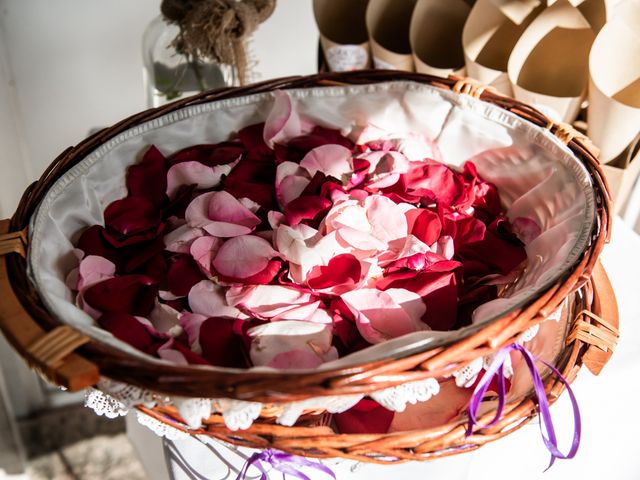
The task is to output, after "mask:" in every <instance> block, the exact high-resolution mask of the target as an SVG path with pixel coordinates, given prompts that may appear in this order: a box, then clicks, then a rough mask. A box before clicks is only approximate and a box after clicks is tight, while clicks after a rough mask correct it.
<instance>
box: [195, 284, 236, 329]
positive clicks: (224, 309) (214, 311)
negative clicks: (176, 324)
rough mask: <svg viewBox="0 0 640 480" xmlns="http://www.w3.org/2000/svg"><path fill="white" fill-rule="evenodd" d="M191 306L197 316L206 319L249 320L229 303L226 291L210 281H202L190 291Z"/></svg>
mask: <svg viewBox="0 0 640 480" xmlns="http://www.w3.org/2000/svg"><path fill="white" fill-rule="evenodd" d="M188 298H189V306H190V307H191V310H192V311H193V313H195V314H200V315H204V316H206V317H229V318H241V319H244V318H248V317H247V315H246V314H244V313H242V312H241V311H240V310H238V309H237V308H235V306H234V305H230V304H228V303H227V300H226V299H225V291H224V289H223V287H221V286H220V285H216V284H215V283H213V282H212V281H210V280H202V281H201V282H199V283H197V284H195V285H194V286H193V287H192V288H191V290H190V291H189V297H188Z"/></svg>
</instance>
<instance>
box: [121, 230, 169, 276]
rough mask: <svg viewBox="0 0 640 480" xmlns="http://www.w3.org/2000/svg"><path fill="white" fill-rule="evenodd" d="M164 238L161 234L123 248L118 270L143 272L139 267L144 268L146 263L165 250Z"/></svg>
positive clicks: (122, 271)
mask: <svg viewBox="0 0 640 480" xmlns="http://www.w3.org/2000/svg"><path fill="white" fill-rule="evenodd" d="M164 247H165V245H164V240H163V239H162V237H161V236H156V237H155V238H152V239H151V240H148V241H146V242H140V243H136V244H135V245H130V246H128V247H125V248H121V249H120V250H119V252H120V253H121V258H122V260H121V262H120V263H119V264H117V266H118V272H121V273H134V272H136V273H142V272H137V270H138V269H143V270H144V265H145V264H146V263H147V262H149V261H150V260H151V259H152V258H153V257H155V256H156V255H158V254H160V253H161V252H162V251H163V250H164Z"/></svg>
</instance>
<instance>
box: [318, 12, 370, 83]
mask: <svg viewBox="0 0 640 480" xmlns="http://www.w3.org/2000/svg"><path fill="white" fill-rule="evenodd" d="M368 3H369V0H349V1H348V2H345V1H344V0H313V12H314V15H315V17H316V23H317V25H318V30H319V31H320V45H321V46H322V51H323V53H324V58H325V59H326V61H327V65H328V67H329V70H331V71H332V72H345V71H351V70H362V69H364V68H368V67H369V66H370V65H371V59H370V57H369V39H368V35H367V26H366V24H365V12H366V10H367V4H368Z"/></svg>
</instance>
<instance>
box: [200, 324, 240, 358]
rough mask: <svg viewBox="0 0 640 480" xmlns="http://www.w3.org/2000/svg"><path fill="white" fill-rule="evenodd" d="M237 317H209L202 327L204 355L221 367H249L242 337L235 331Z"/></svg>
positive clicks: (201, 335) (201, 344) (201, 343)
mask: <svg viewBox="0 0 640 480" xmlns="http://www.w3.org/2000/svg"><path fill="white" fill-rule="evenodd" d="M235 321H236V320H235V319H232V318H218V317H212V318H208V319H207V320H205V321H204V322H203V323H202V326H201V327H200V347H201V348H202V357H203V358H204V359H205V360H207V361H208V362H210V363H211V364H213V365H216V366H219V367H236V368H244V367H247V364H246V361H245V355H244V353H243V345H242V340H241V338H240V337H239V336H238V335H237V334H236V333H235V331H234V323H235Z"/></svg>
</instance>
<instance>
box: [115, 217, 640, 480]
mask: <svg viewBox="0 0 640 480" xmlns="http://www.w3.org/2000/svg"><path fill="white" fill-rule="evenodd" d="M613 230H614V231H613V239H612V243H611V244H610V245H609V246H607V247H606V249H605V251H604V253H603V255H602V262H603V264H604V266H605V268H606V270H607V272H608V274H609V277H610V279H611V283H612V285H613V288H614V291H615V292H616V296H617V299H618V307H619V311H620V330H621V337H620V343H619V344H618V347H617V349H616V352H615V354H614V355H613V358H612V359H611V360H610V362H609V363H608V364H607V365H606V367H605V368H604V370H603V371H602V373H601V374H600V375H599V376H598V377H595V376H594V375H592V374H591V373H590V372H589V371H588V370H587V369H586V368H583V369H582V370H581V372H580V374H579V376H578V378H577V379H576V381H575V382H574V383H573V387H572V388H573V390H574V392H575V394H576V396H577V398H578V402H579V405H580V412H581V415H582V442H581V444H580V449H579V451H578V453H577V455H576V457H575V458H574V459H573V460H557V461H556V463H555V465H554V466H553V467H552V468H551V469H550V470H549V471H547V472H546V473H543V471H544V469H545V468H546V466H547V464H548V462H549V454H548V452H547V450H546V449H545V447H544V445H543V443H542V439H541V437H540V430H539V427H538V423H537V421H533V422H531V423H530V424H529V425H526V426H525V427H523V428H521V429H520V430H518V431H516V432H514V433H513V434H511V435H508V436H507V437H505V438H503V439H501V440H498V441H496V442H493V443H490V444H488V445H486V446H484V447H482V448H480V449H479V450H477V451H474V452H470V453H465V454H461V455H455V456H453V457H450V458H445V459H442V460H435V461H431V462H412V463H406V464H402V465H397V466H379V465H372V464H358V465H354V464H353V463H352V462H338V463H336V464H332V463H331V462H330V463H329V464H328V465H329V466H330V467H331V468H332V470H333V471H334V472H335V474H336V477H337V478H339V479H341V478H350V479H351V478H352V479H357V478H363V479H365V478H366V479H367V480H378V479H380V480H382V479H384V480H387V479H394V478H407V479H409V478H425V479H426V478H433V479H437V478H446V479H447V480H455V479H460V480H500V479H512V478H517V479H519V480H529V479H538V478H541V479H544V480H556V479H563V480H564V479H568V478H580V479H583V480H584V479H606V480H622V479H629V480H632V479H633V480H637V479H640V441H639V440H638V432H640V417H639V416H638V414H637V413H636V410H635V408H636V405H638V403H639V402H640V287H639V284H640V279H639V278H638V275H639V273H640V272H639V270H640V237H639V236H638V235H636V234H635V233H634V232H633V231H632V230H631V229H630V228H629V227H627V226H626V225H625V224H623V223H622V221H620V220H619V219H616V222H615V223H614V229H613ZM551 412H552V415H553V418H554V425H555V427H556V431H557V434H558V438H559V442H560V446H561V450H562V451H566V449H567V447H568V445H569V443H570V438H571V435H572V434H573V430H572V423H573V414H572V411H571V406H570V402H569V399H568V397H567V395H566V394H564V395H562V397H561V398H560V399H559V400H558V401H557V402H556V404H555V405H554V406H553V407H552V408H551ZM130 417H131V418H128V419H127V425H128V432H129V438H130V439H131V441H132V442H133V444H134V446H135V448H136V450H137V452H138V454H139V456H140V458H141V460H142V462H143V465H144V466H145V469H146V470H147V473H148V476H149V478H150V479H152V480H174V479H175V480H182V479H192V478H196V479H223V478H231V479H235V478H236V473H233V472H231V473H230V470H229V469H228V467H227V466H226V465H225V463H224V462H231V463H232V464H233V465H234V466H235V467H238V466H241V465H242V463H243V462H244V460H243V458H242V457H241V456H239V455H238V451H237V450H235V449H228V448H227V447H224V446H221V445H220V444H217V443H214V445H217V446H216V447H215V449H216V450H217V451H218V454H219V455H220V456H221V457H222V458H223V459H224V460H223V459H222V458H218V457H216V455H215V454H214V452H213V451H212V450H211V448H210V447H208V446H206V445H203V444H202V443H200V442H198V441H197V440H195V439H192V438H187V439H183V440H177V441H175V442H172V443H171V442H166V441H165V442H164V443H163V441H162V440H161V439H160V438H159V437H156V436H155V435H154V434H153V433H152V432H150V431H149V430H147V429H146V427H142V426H140V425H138V423H137V421H136V420H135V418H133V417H132V415H131V414H130ZM240 452H241V453H243V454H244V455H245V456H247V455H250V453H251V451H250V450H247V449H241V450H240ZM170 470H171V472H169V471H170ZM313 472H314V471H313V470H309V469H306V470H305V473H307V474H309V473H313ZM253 473H256V471H254V472H253ZM310 476H311V477H312V478H313V479H315V478H318V479H326V478H329V477H327V476H326V475H324V474H321V473H317V474H312V475H310ZM251 477H252V478H255V477H254V475H252V476H251ZM248 478H249V477H248ZM270 478H271V476H270ZM272 478H282V476H281V475H279V474H278V475H273V476H272Z"/></svg>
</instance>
